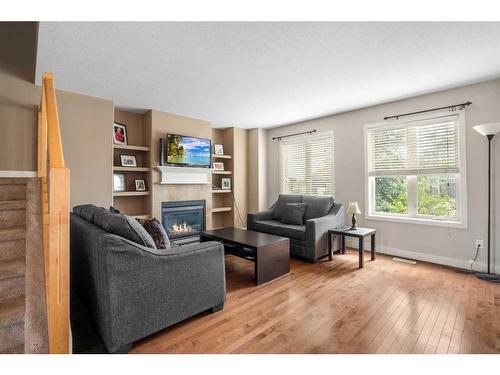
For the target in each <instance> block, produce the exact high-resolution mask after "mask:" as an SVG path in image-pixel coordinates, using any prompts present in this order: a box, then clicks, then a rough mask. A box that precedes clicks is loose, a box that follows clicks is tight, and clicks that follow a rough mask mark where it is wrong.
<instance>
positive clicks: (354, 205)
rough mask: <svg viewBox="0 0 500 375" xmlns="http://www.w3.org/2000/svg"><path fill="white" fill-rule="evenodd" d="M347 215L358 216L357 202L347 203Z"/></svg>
mask: <svg viewBox="0 0 500 375" xmlns="http://www.w3.org/2000/svg"><path fill="white" fill-rule="evenodd" d="M347 213H348V214H360V213H361V211H360V210H359V206H358V202H349V205H348V206H347Z"/></svg>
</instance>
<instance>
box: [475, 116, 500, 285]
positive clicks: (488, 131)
mask: <svg viewBox="0 0 500 375" xmlns="http://www.w3.org/2000/svg"><path fill="white" fill-rule="evenodd" d="M472 129H474V130H475V131H477V132H478V133H479V134H481V135H484V136H485V137H486V138H488V272H487V273H484V272H478V273H476V276H477V277H478V278H480V279H482V280H488V281H493V282H497V283H499V282H500V276H499V275H495V274H492V273H491V272H490V255H491V249H490V248H491V246H490V244H491V240H490V237H491V140H492V139H493V137H494V136H495V134H497V133H499V132H500V122H491V123H488V124H481V125H476V126H473V127H472Z"/></svg>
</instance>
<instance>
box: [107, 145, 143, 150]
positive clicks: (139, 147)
mask: <svg viewBox="0 0 500 375" xmlns="http://www.w3.org/2000/svg"><path fill="white" fill-rule="evenodd" d="M113 148H118V149H120V150H134V151H150V150H151V149H150V148H149V147H145V146H131V145H113Z"/></svg>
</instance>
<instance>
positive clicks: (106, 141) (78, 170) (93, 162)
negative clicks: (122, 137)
mask: <svg viewBox="0 0 500 375" xmlns="http://www.w3.org/2000/svg"><path fill="white" fill-rule="evenodd" d="M56 79H57V77H56ZM56 85H57V81H56ZM57 104H58V109H59V121H60V124H61V136H62V143H63V150H64V159H65V163H66V167H68V168H69V169H70V173H71V190H70V191H71V202H70V203H71V207H74V206H76V205H79V204H84V203H92V204H95V205H97V206H103V207H109V206H110V205H112V202H113V200H112V171H111V165H112V163H113V162H112V156H113V150H112V141H113V138H112V124H113V111H114V108H113V102H112V101H110V100H105V99H100V98H94V97H91V96H86V95H79V94H74V93H70V92H66V91H57Z"/></svg>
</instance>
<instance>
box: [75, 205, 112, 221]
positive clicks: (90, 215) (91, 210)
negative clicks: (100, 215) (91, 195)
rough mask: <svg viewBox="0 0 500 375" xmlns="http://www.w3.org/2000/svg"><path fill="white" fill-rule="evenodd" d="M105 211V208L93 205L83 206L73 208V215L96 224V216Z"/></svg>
mask: <svg viewBox="0 0 500 375" xmlns="http://www.w3.org/2000/svg"><path fill="white" fill-rule="evenodd" d="M100 211H105V209H104V208H103V207H97V206H94V205H93V204H82V205H79V206H75V207H73V213H74V214H76V215H78V216H80V217H81V218H82V219H84V220H86V221H88V222H89V223H93V222H94V216H95V214H96V213H97V212H100Z"/></svg>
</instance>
